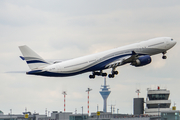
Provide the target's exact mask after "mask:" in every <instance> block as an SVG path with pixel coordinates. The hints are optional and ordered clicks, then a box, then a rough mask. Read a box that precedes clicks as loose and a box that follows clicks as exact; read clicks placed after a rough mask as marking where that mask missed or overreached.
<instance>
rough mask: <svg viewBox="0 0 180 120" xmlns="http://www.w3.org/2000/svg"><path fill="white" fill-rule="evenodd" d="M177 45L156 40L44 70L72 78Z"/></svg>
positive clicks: (162, 39)
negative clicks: (130, 56)
mask: <svg viewBox="0 0 180 120" xmlns="http://www.w3.org/2000/svg"><path fill="white" fill-rule="evenodd" d="M175 44H176V42H175V41H174V40H173V39H172V38H170V37H160V38H154V39H150V40H146V41H143V42H139V43H135V44H131V45H127V46H123V47H118V48H115V49H111V50H107V51H104V52H100V53H96V54H92V55H87V56H83V57H78V58H75V59H71V60H67V61H62V62H60V63H56V64H52V65H49V66H47V67H45V68H43V69H42V70H43V71H45V72H47V73H54V74H59V76H61V74H62V76H70V75H76V74H80V73H84V72H89V71H96V70H103V69H106V68H105V65H107V64H109V63H111V62H113V61H115V60H118V59H120V58H122V57H125V56H129V55H131V54H132V51H135V52H136V53H137V54H140V55H150V56H151V55H155V54H158V53H163V52H166V51H167V50H169V49H170V48H172V47H173V46H174V45H175ZM49 76H51V75H49ZM52 76H53V75H52Z"/></svg>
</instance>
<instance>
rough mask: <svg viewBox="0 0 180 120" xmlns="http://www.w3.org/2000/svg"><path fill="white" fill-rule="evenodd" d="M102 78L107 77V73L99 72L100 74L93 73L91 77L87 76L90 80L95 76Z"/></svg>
mask: <svg viewBox="0 0 180 120" xmlns="http://www.w3.org/2000/svg"><path fill="white" fill-rule="evenodd" d="M96 75H97V76H103V77H106V76H107V73H103V72H102V71H100V72H95V71H94V72H93V73H92V75H89V78H90V79H94V78H95V76H96Z"/></svg>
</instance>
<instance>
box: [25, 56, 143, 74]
mask: <svg viewBox="0 0 180 120" xmlns="http://www.w3.org/2000/svg"><path fill="white" fill-rule="evenodd" d="M129 55H132V54H125V55H120V56H116V57H113V58H110V59H108V60H106V61H103V62H100V63H98V64H97V65H94V66H92V67H90V68H87V69H85V70H82V71H78V72H74V73H55V72H48V71H41V72H40V71H38V72H36V71H29V72H27V74H30V75H40V76H49V77H67V76H73V75H78V74H82V73H85V72H90V71H97V70H104V69H107V68H105V66H106V65H108V64H109V63H111V62H113V61H115V60H117V59H119V58H122V57H125V56H129ZM138 55H144V54H138Z"/></svg>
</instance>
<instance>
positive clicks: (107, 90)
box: [99, 77, 111, 112]
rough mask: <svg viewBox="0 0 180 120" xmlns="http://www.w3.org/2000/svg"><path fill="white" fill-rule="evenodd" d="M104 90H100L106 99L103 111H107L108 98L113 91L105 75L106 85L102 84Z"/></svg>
mask: <svg viewBox="0 0 180 120" xmlns="http://www.w3.org/2000/svg"><path fill="white" fill-rule="evenodd" d="M101 89H102V91H99V93H100V94H101V96H102V97H103V100H104V106H103V112H107V98H108V96H109V94H110V93H111V91H109V89H110V88H109V85H106V77H104V85H101Z"/></svg>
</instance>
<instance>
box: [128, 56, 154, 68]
mask: <svg viewBox="0 0 180 120" xmlns="http://www.w3.org/2000/svg"><path fill="white" fill-rule="evenodd" d="M149 63H151V57H150V56H149V55H145V56H141V57H139V58H138V59H136V60H135V61H133V62H132V63H131V65H133V66H136V67H140V66H144V65H147V64H149Z"/></svg>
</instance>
